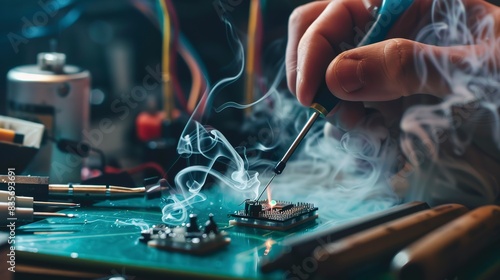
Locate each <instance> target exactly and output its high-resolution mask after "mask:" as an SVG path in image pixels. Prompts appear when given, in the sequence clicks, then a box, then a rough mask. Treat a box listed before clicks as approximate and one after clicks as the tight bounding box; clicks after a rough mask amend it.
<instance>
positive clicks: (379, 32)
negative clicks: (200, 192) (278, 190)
mask: <svg viewBox="0 0 500 280" xmlns="http://www.w3.org/2000/svg"><path fill="white" fill-rule="evenodd" d="M413 1H414V0H383V1H382V5H381V6H380V8H379V9H377V10H376V12H377V16H376V20H375V22H374V23H373V25H372V27H371V28H370V30H369V31H368V32H367V34H366V36H365V37H364V38H363V40H362V41H361V42H360V43H359V44H358V47H360V46H366V45H370V44H373V43H376V42H380V41H382V40H384V39H385V38H386V36H387V33H388V32H389V30H390V29H391V28H392V26H393V25H394V23H395V22H396V21H397V20H398V19H399V17H400V16H401V15H402V14H403V13H404V12H405V11H406V10H407V9H408V8H409V7H410V6H411V4H412V3H413ZM339 102H340V99H338V98H337V97H335V96H334V95H333V94H332V93H331V92H330V90H329V89H328V86H327V85H326V81H325V80H323V81H322V82H321V85H320V86H319V88H318V90H317V92H316V95H315V97H314V99H313V102H312V105H311V107H310V108H311V109H312V110H313V113H312V115H311V116H310V117H309V119H308V120H307V122H306V124H305V125H304V127H303V128H302V130H301V131H300V132H299V134H298V136H297V137H296V138H295V140H294V141H293V142H292V145H290V147H289V148H288V150H287V151H286V153H285V155H284V156H283V157H282V158H281V160H280V161H278V163H277V164H276V166H275V167H274V169H273V171H274V175H273V176H272V177H271V179H270V180H269V182H268V183H267V185H266V186H265V187H264V189H263V191H262V192H261V194H260V195H259V197H258V198H257V200H259V199H260V197H261V196H262V194H264V191H265V190H266V189H267V188H268V187H269V185H270V184H271V182H272V181H273V180H274V178H275V177H276V176H277V175H279V174H281V173H283V170H285V167H286V164H287V162H288V160H289V159H290V157H291V156H292V155H293V153H294V152H295V150H296V149H297V147H298V146H299V145H300V143H301V142H302V140H303V139H304V137H305V136H306V135H307V133H308V132H309V130H310V129H311V127H312V126H313V124H314V123H315V122H316V120H318V118H320V117H325V116H326V115H328V113H329V112H330V111H331V110H333V108H335V106H336V105H337V104H338V103H339Z"/></svg>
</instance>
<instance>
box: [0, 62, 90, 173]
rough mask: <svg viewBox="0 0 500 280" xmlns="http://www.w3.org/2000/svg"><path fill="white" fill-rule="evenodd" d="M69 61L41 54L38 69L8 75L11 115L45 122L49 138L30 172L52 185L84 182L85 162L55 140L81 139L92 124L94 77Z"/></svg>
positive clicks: (30, 67)
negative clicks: (90, 105)
mask: <svg viewBox="0 0 500 280" xmlns="http://www.w3.org/2000/svg"><path fill="white" fill-rule="evenodd" d="M65 60H66V56H65V55H64V54H62V53H40V54H39V55H38V65H25V66H19V67H16V68H14V69H12V70H10V71H9V73H8V74H7V80H8V85H7V102H8V104H7V112H8V114H9V115H10V116H13V117H17V118H21V119H26V120H30V121H35V122H39V123H42V124H44V125H45V134H46V136H49V137H45V140H44V141H43V143H42V146H41V147H40V151H39V152H38V154H37V155H36V157H35V158H34V160H33V162H32V163H31V164H30V165H29V166H28V168H27V171H26V172H27V174H31V175H38V176H47V175H48V176H50V182H51V183H68V182H80V180H81V169H82V166H83V159H82V158H79V157H78V156H77V155H75V154H74V153H71V151H63V150H60V149H59V148H57V145H56V144H55V142H54V141H53V140H58V139H63V138H64V139H69V140H73V141H82V139H83V135H84V134H85V131H86V130H87V129H88V123H89V95H90V74H89V72H88V71H86V70H83V69H81V68H80V67H77V66H72V65H66V64H65ZM48 139H52V140H48ZM68 152H69V153H68Z"/></svg>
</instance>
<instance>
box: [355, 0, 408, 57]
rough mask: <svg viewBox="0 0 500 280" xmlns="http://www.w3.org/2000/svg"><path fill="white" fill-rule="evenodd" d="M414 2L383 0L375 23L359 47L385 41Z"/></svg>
mask: <svg viewBox="0 0 500 280" xmlns="http://www.w3.org/2000/svg"><path fill="white" fill-rule="evenodd" d="M413 2H414V0H383V1H382V5H381V6H380V8H379V9H378V11H377V18H376V20H375V23H374V24H373V25H372V26H371V28H370V30H369V31H368V32H367V33H366V36H365V37H364V38H363V40H361V42H360V43H359V44H358V47H360V46H366V45H370V44H373V43H377V42H380V41H383V40H385V38H386V37H387V33H389V30H391V28H392V26H393V25H394V23H396V21H397V20H398V19H399V17H401V15H402V14H403V13H404V12H406V10H407V9H408V8H409V7H410V6H411V4H413Z"/></svg>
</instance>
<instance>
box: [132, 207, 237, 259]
mask: <svg viewBox="0 0 500 280" xmlns="http://www.w3.org/2000/svg"><path fill="white" fill-rule="evenodd" d="M139 240H140V241H141V242H145V243H147V244H148V246H150V247H156V248H158V249H164V250H168V251H177V252H185V253H190V254H195V255H202V254H207V253H210V252H213V251H214V250H217V249H219V248H221V247H224V246H226V245H228V244H229V243H230V242H231V239H230V238H229V236H228V234H227V233H226V232H224V231H219V229H218V227H217V224H216V223H215V221H214V217H213V215H212V214H210V216H209V219H208V221H207V222H206V224H205V228H204V229H203V230H201V229H200V227H199V226H198V218H197V216H196V215H195V214H191V215H189V223H188V224H186V225H185V226H180V227H168V226H167V225H164V224H161V225H155V226H153V227H151V228H149V229H147V230H143V231H142V232H141V237H140V238H139Z"/></svg>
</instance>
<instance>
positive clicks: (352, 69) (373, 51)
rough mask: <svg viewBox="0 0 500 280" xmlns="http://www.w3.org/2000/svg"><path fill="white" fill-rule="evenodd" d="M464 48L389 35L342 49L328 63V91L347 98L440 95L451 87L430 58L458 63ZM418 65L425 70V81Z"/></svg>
mask: <svg viewBox="0 0 500 280" xmlns="http://www.w3.org/2000/svg"><path fill="white" fill-rule="evenodd" d="M466 51H467V50H466V48H464V47H437V46H431V45H425V44H422V43H418V42H415V41H411V40H406V39H391V40H387V41H383V42H379V43H376V44H372V45H368V46H363V47H359V48H355V49H352V50H349V51H346V52H343V53H341V54H340V55H338V56H337V57H336V58H335V59H334V60H333V61H332V62H331V63H330V65H329V67H328V69H327V72H326V80H327V84H328V88H329V89H330V91H332V92H334V93H335V95H336V96H337V97H339V98H340V99H343V100H348V101H387V100H394V99H398V98H400V97H402V96H408V95H412V94H416V93H428V94H433V95H436V96H439V97H442V96H444V95H446V94H447V93H449V91H450V90H449V87H448V85H447V84H446V82H445V80H444V79H443V78H441V77H443V75H442V73H439V72H440V71H439V70H438V69H437V68H436V66H435V65H433V63H431V61H436V59H437V58H438V57H446V58H447V59H448V60H449V62H450V63H451V64H458V63H460V61H461V59H462V58H463V57H464V56H466ZM438 61H443V60H442V59H440V58H439V60H438ZM417 67H418V68H417ZM422 67H424V68H422ZM417 69H423V70H425V71H426V74H427V75H426V79H425V81H423V80H422V77H421V76H420V75H419V74H418V72H419V71H417Z"/></svg>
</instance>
